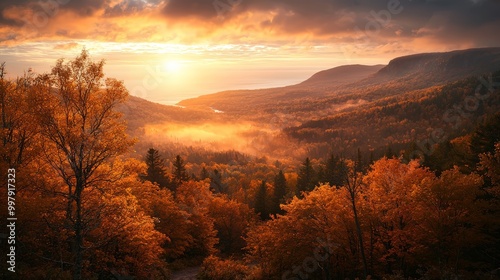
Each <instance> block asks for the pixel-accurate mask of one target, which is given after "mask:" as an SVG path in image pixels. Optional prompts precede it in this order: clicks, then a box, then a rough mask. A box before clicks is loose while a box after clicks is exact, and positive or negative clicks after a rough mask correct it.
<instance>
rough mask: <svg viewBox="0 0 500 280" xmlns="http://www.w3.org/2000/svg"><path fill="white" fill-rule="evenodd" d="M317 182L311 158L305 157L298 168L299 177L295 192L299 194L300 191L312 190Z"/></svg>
mask: <svg viewBox="0 0 500 280" xmlns="http://www.w3.org/2000/svg"><path fill="white" fill-rule="evenodd" d="M316 183H317V182H315V172H314V168H313V167H312V164H311V160H309V158H306V160H305V161H304V163H302V167H301V168H300V170H299V177H298V179H297V192H298V195H299V196H301V192H305V191H312V190H313V189H314V186H315V185H316Z"/></svg>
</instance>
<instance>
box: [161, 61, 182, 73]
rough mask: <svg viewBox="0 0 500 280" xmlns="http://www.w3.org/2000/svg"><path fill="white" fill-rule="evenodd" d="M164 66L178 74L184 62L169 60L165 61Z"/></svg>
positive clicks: (169, 71) (170, 71) (168, 70)
mask: <svg viewBox="0 0 500 280" xmlns="http://www.w3.org/2000/svg"><path fill="white" fill-rule="evenodd" d="M163 67H164V69H165V71H167V72H168V73H171V74H176V73H179V71H180V70H181V68H182V64H181V62H179V61H175V60H169V61H166V62H165V63H164V65H163Z"/></svg>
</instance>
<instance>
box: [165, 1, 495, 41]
mask: <svg viewBox="0 0 500 280" xmlns="http://www.w3.org/2000/svg"><path fill="white" fill-rule="evenodd" d="M391 1H396V2H399V3H400V4H399V5H398V6H400V7H402V11H401V12H400V13H397V14H390V16H391V18H390V21H388V22H387V24H386V25H385V23H386V22H385V21H384V20H383V19H384V18H383V17H379V18H378V19H377V18H376V16H374V15H381V14H384V11H387V10H388V4H389V3H391ZM214 3H215V1H213V0H198V1H197V0H171V1H168V3H167V5H165V7H164V10H163V14H164V15H165V16H166V17H167V18H174V19H177V20H179V19H182V18H197V19H199V20H201V21H214V22H217V20H220V17H218V16H220V12H219V14H218V13H217V10H216V8H215V7H214V5H213V4H214ZM218 3H224V4H227V5H228V6H223V8H224V7H225V8H224V10H223V16H224V19H223V20H224V21H228V20H230V19H232V18H233V19H234V18H236V17H237V16H239V15H241V14H244V13H247V12H266V11H273V12H275V13H276V15H275V16H274V18H273V19H272V20H268V21H264V22H261V23H259V25H260V27H262V28H270V29H274V30H276V31H280V32H285V33H290V34H294V33H300V32H313V33H314V34H317V35H328V34H331V35H335V34H337V33H342V32H350V31H352V30H355V29H359V30H361V31H367V33H369V31H371V29H373V28H371V29H370V27H373V25H370V22H373V21H374V22H376V23H379V24H380V27H381V28H380V30H378V33H377V35H381V36H384V35H385V36H394V37H397V36H403V37H405V36H406V37H415V36H419V34H420V35H421V34H425V32H423V31H420V32H418V31H419V30H420V29H422V28H423V29H425V30H426V31H427V32H431V33H432V34H431V35H432V36H435V37H440V36H441V37H442V38H448V39H463V38H460V37H461V34H463V32H465V33H468V31H471V32H470V33H471V35H474V36H473V37H474V38H472V39H479V38H480V37H482V36H487V34H484V33H488V32H490V31H489V30H490V29H491V28H493V27H498V28H500V25H499V18H500V16H499V15H500V1H498V0H428V1H424V0H420V1H419V0H413V1H410V0H400V1H397V0H312V1H305V0H275V1H269V0H241V1H236V0H233V1H231V0H220V1H218ZM231 3H237V5H231ZM396 4H397V3H396ZM229 6H233V7H232V8H231V9H229V8H228V7H229ZM382 23H384V24H382ZM367 27H368V28H367ZM472 31H474V32H472ZM499 38H500V37H499ZM489 41H496V42H498V43H500V39H493V38H491V39H490V40H489Z"/></svg>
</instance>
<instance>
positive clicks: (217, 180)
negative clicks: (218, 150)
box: [210, 169, 225, 193]
mask: <svg viewBox="0 0 500 280" xmlns="http://www.w3.org/2000/svg"><path fill="white" fill-rule="evenodd" d="M210 189H211V190H212V191H213V192H215V193H223V192H224V191H225V188H224V185H223V184H222V174H220V172H219V170H217V169H214V173H213V174H212V176H210Z"/></svg>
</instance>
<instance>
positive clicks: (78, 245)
mask: <svg viewBox="0 0 500 280" xmlns="http://www.w3.org/2000/svg"><path fill="white" fill-rule="evenodd" d="M82 190H83V183H81V182H77V186H76V190H75V201H76V217H75V226H74V230H75V244H74V246H75V247H74V250H75V252H74V254H75V267H74V270H73V279H74V280H81V279H82V269H83V267H82V266H83V235H82Z"/></svg>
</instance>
